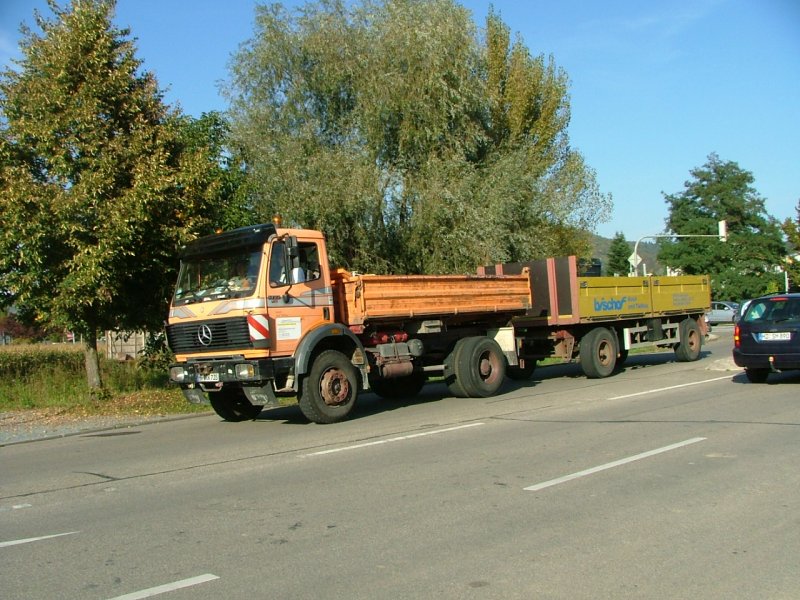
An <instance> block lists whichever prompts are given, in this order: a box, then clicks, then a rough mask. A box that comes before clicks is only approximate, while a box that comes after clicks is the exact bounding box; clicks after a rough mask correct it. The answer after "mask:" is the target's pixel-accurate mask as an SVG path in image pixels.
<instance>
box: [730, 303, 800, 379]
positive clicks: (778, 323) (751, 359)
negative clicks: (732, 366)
mask: <svg viewBox="0 0 800 600" xmlns="http://www.w3.org/2000/svg"><path fill="white" fill-rule="evenodd" d="M733 362H735V363H736V364H737V365H738V366H740V367H743V368H744V372H745V374H746V375H747V379H748V380H749V381H751V382H752V383H764V382H765V381H766V380H767V377H768V376H769V374H770V373H777V372H780V371H791V370H798V369H800V294H777V295H773V296H763V297H761V298H756V299H754V300H751V301H750V306H748V307H747V311H745V313H744V315H742V318H741V319H739V322H738V323H737V324H736V326H735V328H734V331H733Z"/></svg>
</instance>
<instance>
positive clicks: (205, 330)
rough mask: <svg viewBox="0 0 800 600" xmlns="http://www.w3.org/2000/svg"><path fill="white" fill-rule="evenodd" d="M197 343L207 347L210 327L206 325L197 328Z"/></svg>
mask: <svg viewBox="0 0 800 600" xmlns="http://www.w3.org/2000/svg"><path fill="white" fill-rule="evenodd" d="M197 341H198V342H200V343H201V344H202V345H203V346H208V345H209V344H210V343H211V327H209V326H208V325H200V327H198V328H197Z"/></svg>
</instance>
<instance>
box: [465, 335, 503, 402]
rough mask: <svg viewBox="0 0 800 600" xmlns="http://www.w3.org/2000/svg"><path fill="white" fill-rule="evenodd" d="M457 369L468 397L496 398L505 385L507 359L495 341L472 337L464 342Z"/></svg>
mask: <svg viewBox="0 0 800 600" xmlns="http://www.w3.org/2000/svg"><path fill="white" fill-rule="evenodd" d="M456 369H457V372H458V375H457V377H458V379H460V380H461V383H462V385H463V386H464V391H465V392H466V393H467V396H469V397H470V398H488V397H489V396H494V395H495V394H496V393H497V390H499V389H500V386H501V385H503V380H504V379H505V377H506V357H505V355H504V354H503V351H502V350H501V349H500V346H499V345H498V344H497V342H495V341H494V340H492V339H490V338H487V337H471V338H467V339H466V340H465V342H464V347H463V350H462V352H461V354H460V356H459V357H458V361H457V363H456Z"/></svg>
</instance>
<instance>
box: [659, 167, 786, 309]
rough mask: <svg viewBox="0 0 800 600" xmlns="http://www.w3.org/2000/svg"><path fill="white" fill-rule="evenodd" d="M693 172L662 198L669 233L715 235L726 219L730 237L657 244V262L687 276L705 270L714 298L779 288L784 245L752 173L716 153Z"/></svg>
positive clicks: (689, 239)
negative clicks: (675, 191)
mask: <svg viewBox="0 0 800 600" xmlns="http://www.w3.org/2000/svg"><path fill="white" fill-rule="evenodd" d="M691 175H692V179H691V180H689V181H687V182H686V183H685V184H684V190H683V191H682V192H681V193H679V194H671V195H667V194H665V196H664V197H665V199H666V201H667V204H668V206H669V217H668V218H667V231H668V232H670V233H674V234H678V235H716V233H717V223H718V221H721V220H725V221H727V225H728V241H727V242H721V241H720V240H718V239H716V238H693V237H689V238H675V241H666V242H662V243H661V248H660V252H659V260H660V261H661V262H662V263H664V264H666V265H668V266H670V267H672V268H675V269H680V270H681V271H682V272H683V273H686V274H709V275H710V276H711V288H712V295H713V296H714V297H715V298H717V299H727V300H738V299H742V298H752V297H753V296H757V295H760V294H763V293H766V292H769V291H777V290H779V289H781V286H782V277H783V276H782V274H781V273H780V266H781V265H782V264H783V259H784V256H785V255H786V249H785V247H784V244H783V239H782V235H781V230H780V226H779V224H778V223H777V221H776V220H775V219H774V218H773V217H771V216H769V215H768V214H767V213H766V209H765V206H764V199H763V198H762V197H761V196H759V195H758V193H757V192H756V190H755V188H753V186H752V184H753V182H754V178H753V175H752V174H751V173H750V172H749V171H745V170H743V169H741V168H740V167H739V165H738V164H736V163H735V162H731V161H723V160H721V159H720V158H719V157H718V156H717V155H716V154H711V155H709V157H708V160H707V162H706V164H705V165H703V166H702V167H700V168H697V169H693V170H692V171H691Z"/></svg>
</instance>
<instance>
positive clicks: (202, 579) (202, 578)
mask: <svg viewBox="0 0 800 600" xmlns="http://www.w3.org/2000/svg"><path fill="white" fill-rule="evenodd" d="M215 579H219V577H218V576H216V575H212V574H211V573H206V574H205V575H198V576H197V577H190V578H189V579H182V580H181V581H175V582H173V583H166V584H164V585H159V586H158V587H152V588H148V589H146V590H139V591H138V592H131V593H130V594H125V595H123V596H115V597H114V598H111V600H139V599H140V598H152V597H153V596H158V595H159V594H166V593H167V592H174V591H175V590H180V589H183V588H187V587H191V586H193V585H198V584H201V583H206V582H208V581H214V580H215Z"/></svg>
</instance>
